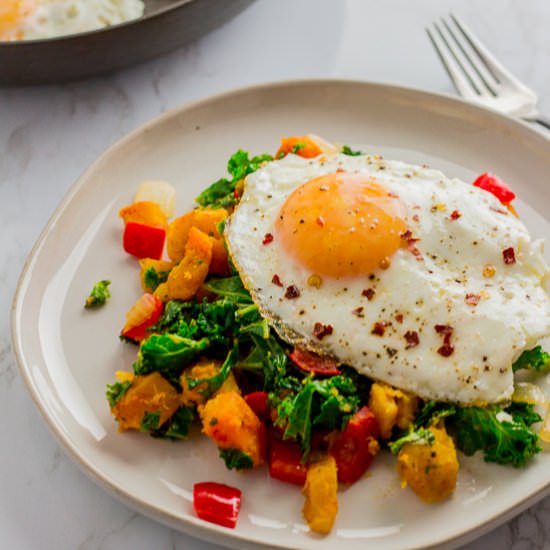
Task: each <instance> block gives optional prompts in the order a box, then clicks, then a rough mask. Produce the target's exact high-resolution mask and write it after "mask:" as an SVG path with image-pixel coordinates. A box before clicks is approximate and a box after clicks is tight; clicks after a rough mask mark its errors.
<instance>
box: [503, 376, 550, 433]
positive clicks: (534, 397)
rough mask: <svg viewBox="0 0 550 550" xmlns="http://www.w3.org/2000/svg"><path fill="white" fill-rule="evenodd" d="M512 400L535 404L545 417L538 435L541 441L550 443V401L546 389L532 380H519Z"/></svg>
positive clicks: (536, 408)
mask: <svg viewBox="0 0 550 550" xmlns="http://www.w3.org/2000/svg"><path fill="white" fill-rule="evenodd" d="M512 401H515V402H521V403H528V404H529V405H535V410H536V411H537V412H538V413H539V414H540V415H541V416H542V418H543V419H544V420H543V422H542V427H541V428H540V429H539V432H538V435H539V438H540V440H541V441H544V442H545V443H550V403H549V402H548V397H547V396H546V394H545V393H544V391H543V390H542V389H541V388H539V386H537V385H536V384H532V383H530V382H517V383H516V385H515V387H514V393H513V395H512Z"/></svg>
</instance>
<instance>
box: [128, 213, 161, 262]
mask: <svg viewBox="0 0 550 550" xmlns="http://www.w3.org/2000/svg"><path fill="white" fill-rule="evenodd" d="M165 240H166V228H164V227H161V226H158V225H147V224H145V223H138V222H127V223H126V225H125V226H124V234H123V237H122V245H123V246H124V250H125V251H126V252H128V254H132V255H133V256H136V257H137V258H153V259H155V260H160V258H161V257H162V252H163V250H164V241H165Z"/></svg>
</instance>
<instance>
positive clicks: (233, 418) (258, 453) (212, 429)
mask: <svg viewBox="0 0 550 550" xmlns="http://www.w3.org/2000/svg"><path fill="white" fill-rule="evenodd" d="M199 413H200V415H201V419H202V426H203V428H202V429H203V432H204V433H205V434H206V435H207V436H208V437H210V438H211V439H213V440H214V442H215V443H216V445H217V446H218V447H219V448H221V449H239V450H240V451H242V452H243V453H246V454H248V455H249V456H250V458H251V459H252V462H253V464H254V466H259V465H260V464H263V463H264V460H265V446H266V430H265V425H264V424H263V423H262V422H261V421H260V419H259V418H258V417H257V416H256V415H255V414H254V411H253V410H252V409H251V408H250V407H249V405H248V403H247V402H246V401H245V400H244V398H243V397H241V396H240V395H239V394H238V393H237V392H236V391H229V392H222V393H217V394H216V395H215V396H214V397H213V398H211V399H209V400H208V401H207V402H206V404H205V405H204V406H203V407H201V408H200V410H199Z"/></svg>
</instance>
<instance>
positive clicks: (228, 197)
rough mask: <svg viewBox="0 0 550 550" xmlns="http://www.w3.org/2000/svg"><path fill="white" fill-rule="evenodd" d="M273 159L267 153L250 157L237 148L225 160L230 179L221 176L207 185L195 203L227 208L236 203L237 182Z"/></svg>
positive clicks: (203, 205)
mask: <svg viewBox="0 0 550 550" xmlns="http://www.w3.org/2000/svg"><path fill="white" fill-rule="evenodd" d="M271 160H273V157H272V156H271V155H268V154H264V155H257V156H255V157H252V158H250V157H249V154H248V153H247V152H246V151H243V150H242V149H239V150H238V151H237V152H236V153H235V154H233V155H232V156H231V157H230V159H229V161H228V162H227V171H228V172H229V174H231V179H227V178H221V179H219V180H217V181H215V182H214V183H213V184H212V185H210V186H209V187H207V188H206V189H205V190H204V191H203V192H202V193H201V194H200V195H199V196H198V197H197V198H196V201H197V203H198V204H199V205H200V206H202V207H203V208H204V207H207V206H208V207H210V208H228V207H230V206H233V205H234V204H236V203H237V202H238V200H239V198H238V197H237V196H235V195H236V193H235V189H236V187H237V184H238V183H239V182H240V181H241V180H242V179H243V178H244V177H245V176H247V175H248V174H251V173H252V172H255V171H256V170H258V168H260V167H261V166H262V164H263V163H264V162H269V161H271Z"/></svg>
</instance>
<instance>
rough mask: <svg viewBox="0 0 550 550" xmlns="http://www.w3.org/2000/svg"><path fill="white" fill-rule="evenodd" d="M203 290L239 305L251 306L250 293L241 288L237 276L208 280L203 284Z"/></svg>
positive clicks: (240, 282)
mask: <svg viewBox="0 0 550 550" xmlns="http://www.w3.org/2000/svg"><path fill="white" fill-rule="evenodd" d="M203 286H204V288H205V289H206V290H209V291H210V292H213V293H214V294H217V295H218V296H223V297H224V298H227V299H229V300H231V301H232V302H235V303H239V304H251V303H252V298H251V297H250V293H249V292H248V290H246V288H244V286H243V282H242V281H241V278H240V277H239V276H238V275H234V276H233V277H225V278H223V279H210V280H209V281H207V282H206V283H204V285H203Z"/></svg>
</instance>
